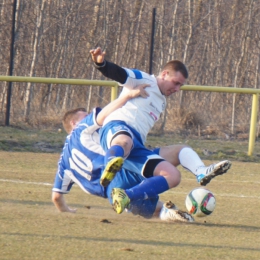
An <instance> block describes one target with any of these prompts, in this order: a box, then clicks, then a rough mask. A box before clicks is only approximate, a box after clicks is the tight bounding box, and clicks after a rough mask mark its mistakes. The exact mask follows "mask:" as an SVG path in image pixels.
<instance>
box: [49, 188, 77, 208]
mask: <svg viewBox="0 0 260 260" xmlns="http://www.w3.org/2000/svg"><path fill="white" fill-rule="evenodd" d="M52 202H53V203H54V205H55V207H56V208H57V209H58V210H59V211H60V212H71V213H76V211H77V209H71V208H69V206H68V205H67V203H66V201H65V198H64V195H63V194H61V193H58V192H55V191H53V192H52Z"/></svg>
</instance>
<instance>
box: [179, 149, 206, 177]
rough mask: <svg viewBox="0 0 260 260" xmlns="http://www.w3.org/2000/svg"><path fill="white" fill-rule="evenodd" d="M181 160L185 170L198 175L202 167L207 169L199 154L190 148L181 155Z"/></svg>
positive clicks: (182, 151) (181, 152) (183, 150)
mask: <svg viewBox="0 0 260 260" xmlns="http://www.w3.org/2000/svg"><path fill="white" fill-rule="evenodd" d="M179 160H180V163H181V165H182V167H184V168H185V169H187V170H188V171H190V172H192V173H193V174H194V175H197V170H198V168H200V167H205V164H204V163H203V162H202V161H201V159H200V157H199V156H198V154H197V153H196V152H195V151H194V150H192V149H191V148H189V147H185V148H183V149H182V150H181V151H180V153H179Z"/></svg>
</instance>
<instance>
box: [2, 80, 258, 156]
mask: <svg viewBox="0 0 260 260" xmlns="http://www.w3.org/2000/svg"><path fill="white" fill-rule="evenodd" d="M0 81H9V82H34V83H46V84H69V85H93V86H110V87H111V88H112V89H111V100H114V99H116V98H117V95H118V83H117V82H115V81H105V80H86V79H64V78H41V77H18V76H0ZM181 90H185V91H205V92H226V93H238V94H251V95H253V98H252V112H251V122H250V133H249V145H248V155H249V156H251V155H252V154H253V152H254V146H255V139H256V125H257V115H258V99H259V94H260V89H251V88H230V87H214V86H196V85H188V86H182V87H181Z"/></svg>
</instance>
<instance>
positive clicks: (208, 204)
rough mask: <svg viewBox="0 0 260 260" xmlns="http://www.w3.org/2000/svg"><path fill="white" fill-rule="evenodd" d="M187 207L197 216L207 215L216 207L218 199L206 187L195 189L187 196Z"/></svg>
mask: <svg viewBox="0 0 260 260" xmlns="http://www.w3.org/2000/svg"><path fill="white" fill-rule="evenodd" d="M185 204H186V208H187V210H188V212H189V213H190V214H191V215H193V216H195V217H206V216H208V215H210V214H211V213H212V212H213V211H214V209H215V207H216V199H215V196H214V195H213V193H212V192H211V191H210V190H208V189H205V188H202V187H199V188H195V189H193V190H192V191H191V192H190V193H189V194H188V195H187V197H186V201H185Z"/></svg>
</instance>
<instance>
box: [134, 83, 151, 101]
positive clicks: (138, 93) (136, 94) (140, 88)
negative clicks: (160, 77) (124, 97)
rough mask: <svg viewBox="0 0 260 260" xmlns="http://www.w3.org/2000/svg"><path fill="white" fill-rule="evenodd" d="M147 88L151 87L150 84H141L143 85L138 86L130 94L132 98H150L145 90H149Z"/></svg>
mask: <svg viewBox="0 0 260 260" xmlns="http://www.w3.org/2000/svg"><path fill="white" fill-rule="evenodd" d="M147 87H150V85H149V84H141V85H138V86H136V87H135V88H134V89H132V90H131V91H130V93H129V94H130V95H131V98H134V97H139V96H140V97H143V98H147V97H149V94H148V92H147V91H146V90H145V88H147Z"/></svg>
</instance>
